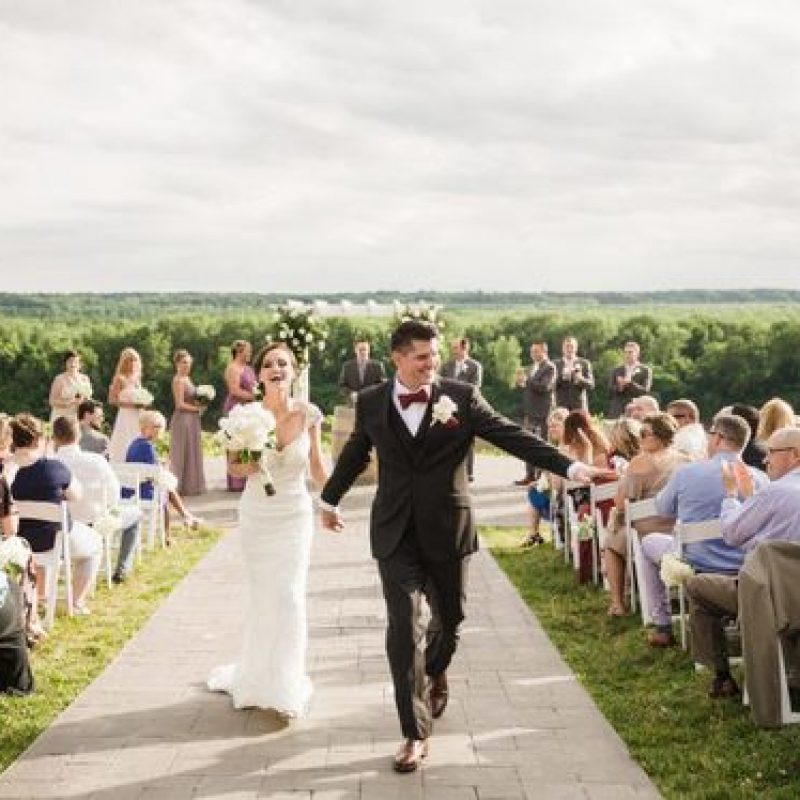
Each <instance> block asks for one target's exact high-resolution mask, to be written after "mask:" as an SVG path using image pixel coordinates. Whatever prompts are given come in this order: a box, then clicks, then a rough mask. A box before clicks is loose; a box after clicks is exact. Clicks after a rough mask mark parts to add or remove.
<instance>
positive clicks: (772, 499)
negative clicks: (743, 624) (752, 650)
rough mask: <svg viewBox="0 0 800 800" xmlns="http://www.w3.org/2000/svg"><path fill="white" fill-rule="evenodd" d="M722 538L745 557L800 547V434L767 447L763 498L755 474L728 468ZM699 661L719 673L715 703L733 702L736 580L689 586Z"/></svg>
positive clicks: (696, 581) (701, 580)
mask: <svg viewBox="0 0 800 800" xmlns="http://www.w3.org/2000/svg"><path fill="white" fill-rule="evenodd" d="M723 466H724V467H725V469H724V470H723V474H722V479H723V483H724V486H725V497H724V499H723V501H722V510H721V515H720V516H721V521H722V536H723V538H724V539H725V541H726V542H727V543H728V544H729V545H731V546H733V547H740V548H742V550H744V551H745V552H746V553H747V552H749V551H751V550H753V549H754V548H755V547H757V546H758V544H759V543H760V542H763V541H766V540H768V539H782V540H786V541H792V542H798V543H800V525H798V520H800V429H798V428H795V427H791V428H781V429H780V430H777V431H775V433H773V434H772V436H770V437H769V441H768V442H767V474H768V475H769V479H770V483H769V485H767V486H766V487H765V488H764V489H762V490H761V491H760V492H759V493H758V494H754V493H753V492H754V484H753V481H752V479H751V477H750V473H749V472H747V470H746V469H744V468H743V467H742V465H737V464H736V463H732V464H731V463H727V464H724V465H723ZM738 496H741V497H744V498H745V500H744V502H740V501H739V499H738ZM686 593H687V594H688V596H689V614H690V619H691V625H690V628H691V636H692V653H693V654H694V659H695V661H698V662H699V663H701V664H704V665H705V666H706V667H708V668H709V669H713V670H714V681H713V683H712V684H711V690H710V691H709V695H710V696H711V697H733V696H735V695H738V694H739V687H738V686H737V685H736V681H735V680H734V679H733V677H732V676H731V672H730V664H729V662H728V651H727V641H726V638H725V631H724V629H723V623H724V621H725V619H727V618H735V617H736V616H737V614H738V613H739V601H738V591H737V579H736V577H735V576H730V575H695V576H694V577H692V578H690V579H689V580H688V581H687V582H686Z"/></svg>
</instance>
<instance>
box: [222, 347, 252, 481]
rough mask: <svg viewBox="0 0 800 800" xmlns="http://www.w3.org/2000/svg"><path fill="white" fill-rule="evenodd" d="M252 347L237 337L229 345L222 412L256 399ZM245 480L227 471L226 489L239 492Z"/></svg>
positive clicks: (224, 412) (225, 412)
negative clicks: (226, 391) (225, 393)
mask: <svg viewBox="0 0 800 800" xmlns="http://www.w3.org/2000/svg"><path fill="white" fill-rule="evenodd" d="M252 355H253V348H252V346H251V345H250V342H246V341H244V340H243V339H237V340H236V341H235V342H234V343H233V345H232V346H231V361H230V363H229V364H228V366H227V367H225V385H226V386H227V387H228V394H227V396H226V398H225V402H224V404H223V406H222V413H223V414H227V413H228V412H229V411H230V410H231V409H232V408H233V407H234V406H236V405H239V403H251V402H253V400H255V399H256V395H255V392H254V389H255V387H256V383H257V380H256V374H255V372H253V368H252V367H251V366H250V359H251V357H252ZM246 482H247V479H246V478H234V477H232V476H231V474H230V473H228V491H229V492H241V491H242V490H243V489H244V485H245V483H246Z"/></svg>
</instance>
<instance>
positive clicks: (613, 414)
mask: <svg viewBox="0 0 800 800" xmlns="http://www.w3.org/2000/svg"><path fill="white" fill-rule="evenodd" d="M652 385H653V370H652V369H651V368H650V367H648V366H647V365H646V364H641V363H640V362H639V345H638V344H637V343H636V342H628V343H627V344H626V345H625V350H624V359H623V363H622V364H621V365H620V366H619V367H615V368H614V369H613V370H612V371H611V386H610V395H611V402H610V403H609V406H608V418H609V419H617V418H618V417H621V416H622V415H623V414H624V413H625V406H627V405H628V403H630V402H631V400H635V399H636V398H637V397H641V396H642V395H645V394H649V393H650V387H651V386H652Z"/></svg>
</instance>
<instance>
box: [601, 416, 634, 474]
mask: <svg viewBox="0 0 800 800" xmlns="http://www.w3.org/2000/svg"><path fill="white" fill-rule="evenodd" d="M641 435H642V426H641V424H640V423H639V421H638V420H635V419H628V418H627V417H620V418H619V419H617V420H616V421H615V422H614V423H613V424H612V426H611V430H610V431H609V434H608V441H609V444H610V445H611V457H610V461H611V466H612V467H613V469H614V470H615V471H616V472H617V473H618V474H622V473H623V472H624V471H625V470H626V469H627V467H628V464H630V462H631V459H633V458H634V457H635V456H637V455H639V451H640V450H641Z"/></svg>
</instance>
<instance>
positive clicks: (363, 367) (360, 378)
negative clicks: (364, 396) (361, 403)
mask: <svg viewBox="0 0 800 800" xmlns="http://www.w3.org/2000/svg"><path fill="white" fill-rule="evenodd" d="M366 371H367V365H366V363H365V362H363V361H361V360H359V362H358V382H359V383H364V374H365V373H366Z"/></svg>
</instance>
